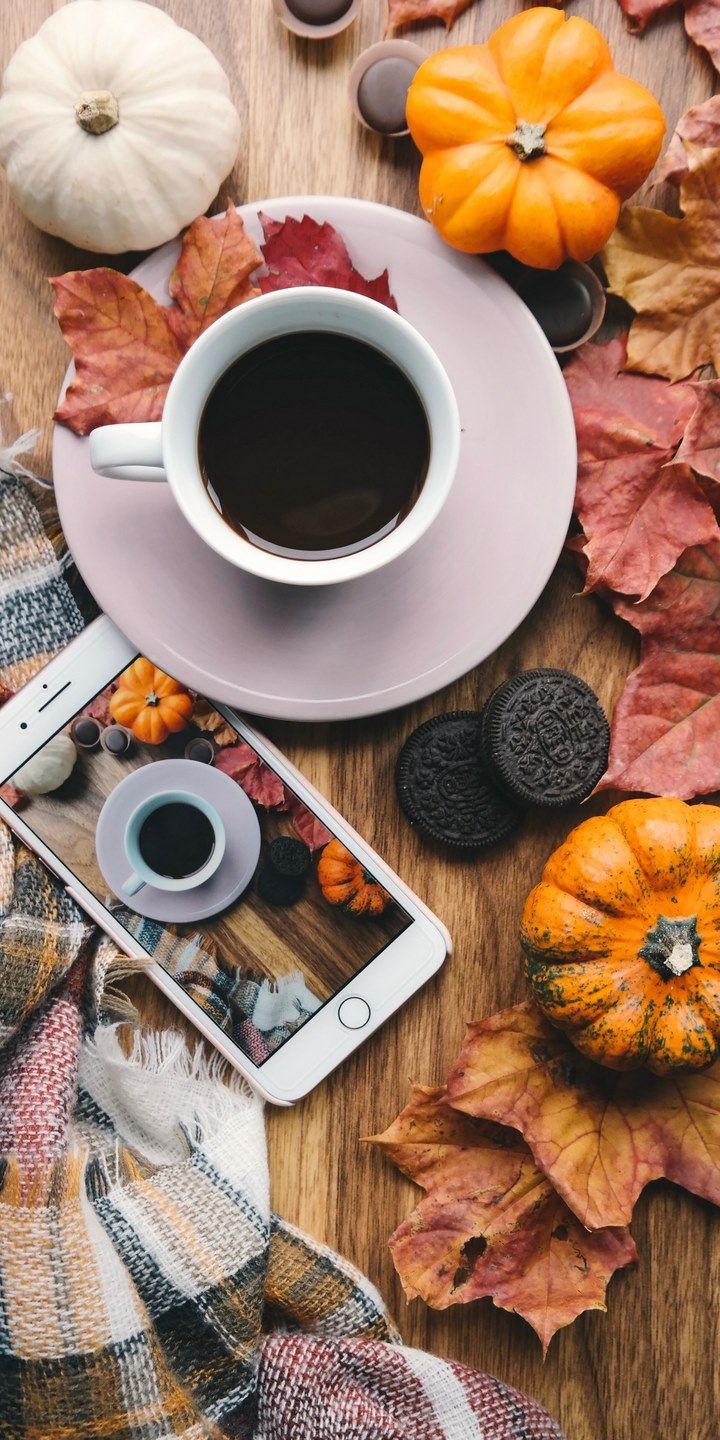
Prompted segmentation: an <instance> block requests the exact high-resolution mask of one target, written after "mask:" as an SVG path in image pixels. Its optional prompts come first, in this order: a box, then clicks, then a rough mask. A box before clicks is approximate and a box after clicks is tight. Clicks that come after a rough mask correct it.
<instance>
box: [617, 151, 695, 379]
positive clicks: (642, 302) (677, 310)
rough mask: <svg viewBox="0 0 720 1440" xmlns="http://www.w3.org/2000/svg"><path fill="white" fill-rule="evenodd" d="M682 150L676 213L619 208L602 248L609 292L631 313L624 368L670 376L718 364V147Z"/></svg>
mask: <svg viewBox="0 0 720 1440" xmlns="http://www.w3.org/2000/svg"><path fill="white" fill-rule="evenodd" d="M685 149H686V155H687V173H686V174H685V175H683V177H682V179H681V182H680V208H681V210H682V212H683V216H682V218H681V219H677V218H676V217H674V216H670V215H665V214H663V212H662V211H660V210H649V209H646V208H645V207H643V206H634V207H630V208H627V209H625V210H623V211H622V213H621V215H620V219H619V221H618V225H617V229H616V231H615V233H614V234H613V235H612V236H611V237H610V240H609V241H608V243H607V246H606V247H605V250H604V252H603V261H604V265H605V269H606V272H607V276H608V281H609V284H610V288H611V290H612V291H613V292H614V293H615V294H616V295H621V296H622V298H623V299H624V300H627V302H628V304H629V305H631V306H632V308H633V310H634V311H635V312H636V313H635V319H634V320H633V322H632V325H631V327H630V333H629V337H628V369H630V370H640V371H642V372H643V373H644V374H646V375H665V376H667V378H668V379H670V380H681V379H683V378H684V377H685V376H687V375H691V374H692V373H693V371H694V370H697V369H698V368H699V367H700V366H701V365H708V364H712V365H714V366H715V367H716V369H720V150H717V149H713V150H711V149H699V148H696V147H695V146H693V145H688V144H686V146H685Z"/></svg>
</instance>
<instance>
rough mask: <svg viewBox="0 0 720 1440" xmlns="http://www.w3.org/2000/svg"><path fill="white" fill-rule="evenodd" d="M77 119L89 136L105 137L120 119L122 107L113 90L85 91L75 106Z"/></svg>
mask: <svg viewBox="0 0 720 1440" xmlns="http://www.w3.org/2000/svg"><path fill="white" fill-rule="evenodd" d="M75 119H76V120H77V123H78V125H79V126H80V129H81V130H86V131H87V133H88V135H104V134H105V131H106V130H112V128H113V126H114V125H117V123H118V120H119V119H120V107H119V105H118V102H117V99H116V97H115V96H114V95H113V93H112V90H85V91H84V92H83V94H82V95H81V96H80V99H79V100H78V103H77V105H76V106H75Z"/></svg>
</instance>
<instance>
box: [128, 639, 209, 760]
mask: <svg viewBox="0 0 720 1440" xmlns="http://www.w3.org/2000/svg"><path fill="white" fill-rule="evenodd" d="M192 708H193V702H192V699H191V697H190V696H189V695H188V692H187V690H184V689H183V687H182V685H180V684H179V683H178V681H177V680H173V679H171V677H170V676H169V675H166V674H165V671H164V670H157V669H156V668H155V666H154V665H152V664H151V663H150V661H149V660H146V659H145V657H144V655H141V656H140V657H139V659H137V660H134V661H133V663H132V665H129V666H128V668H127V670H124V671H123V673H122V675H121V676H120V681H119V684H118V688H117V690H116V691H115V693H114V695H112V696H111V697H110V713H111V715H112V717H113V720H117V723H118V725H126V726H127V728H128V730H132V733H133V735H135V736H136V738H137V739H138V740H144V741H145V743H146V745H162V742H163V740H167V737H168V735H174V734H176V733H177V732H178V731H179V730H184V729H185V726H186V725H187V723H188V720H189V719H190V716H191V715H192Z"/></svg>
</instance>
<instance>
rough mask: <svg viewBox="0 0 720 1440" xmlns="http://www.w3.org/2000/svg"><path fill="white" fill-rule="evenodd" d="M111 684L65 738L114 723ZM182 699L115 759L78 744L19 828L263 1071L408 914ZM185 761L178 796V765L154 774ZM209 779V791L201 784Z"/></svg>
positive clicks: (254, 757)
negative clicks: (179, 709)
mask: <svg viewBox="0 0 720 1440" xmlns="http://www.w3.org/2000/svg"><path fill="white" fill-rule="evenodd" d="M118 683H119V679H116V680H114V681H112V682H111V684H110V685H108V686H106V688H105V689H104V690H102V691H101V692H100V693H99V694H98V695H96V696H94V697H93V698H92V699H91V700H90V701H89V702H88V703H87V704H86V705H85V706H84V707H83V709H82V711H80V712H79V714H78V715H76V716H74V717H73V719H71V720H70V721H69V722H68V723H67V724H66V725H64V726H63V727H62V729H63V730H64V731H67V732H69V731H70V730H71V729H74V733H75V735H76V737H77V736H78V735H79V734H81V733H82V732H81V730H80V729H79V728H78V726H79V720H80V717H81V716H84V717H89V718H90V719H95V720H97V721H98V722H99V727H100V729H102V728H103V727H105V726H108V725H109V724H111V723H112V721H113V718H114V717H113V715H112V714H111V711H110V704H111V698H112V696H113V695H114V694H115V692H116V691H117V689H118ZM183 693H184V694H185V696H186V699H185V701H184V702H183V704H184V707H185V709H186V710H187V712H188V713H187V715H183V716H182V717H181V719H182V728H181V729H180V730H178V731H176V732H175V733H163V730H164V729H165V727H164V726H163V725H162V724H159V725H158V726H157V727H156V733H155V734H152V735H151V734H150V733H148V735H147V738H143V739H141V738H138V737H137V735H135V734H133V735H132V737H131V738H130V737H129V736H128V735H125V741H126V742H127V743H128V748H127V749H124V750H122V749H117V750H113V749H111V748H108V747H107V745H106V744H99V743H98V744H95V745H94V746H93V747H92V748H81V747H80V746H79V745H78V758H77V761H76V763H75V765H74V768H73V770H72V773H71V775H70V776H69V778H68V779H67V780H65V782H64V783H63V784H62V785H61V786H60V788H59V789H57V790H54V791H52V792H51V793H49V794H43V795H38V794H33V795H28V796H27V797H26V798H25V800H24V803H23V807H22V819H23V821H24V822H25V823H26V824H27V825H28V827H29V828H30V830H32V831H33V832H34V833H35V835H37V837H38V838H39V839H40V840H41V841H43V842H44V843H45V845H47V846H48V848H49V849H50V850H51V851H52V852H53V853H54V854H55V855H56V856H57V857H58V859H59V860H61V861H62V863H63V864H64V865H65V866H66V867H67V868H68V869H69V870H70V871H72V873H73V874H74V875H75V876H76V877H77V879H78V880H80V881H81V883H82V884H83V885H84V886H86V887H87V889H88V890H89V891H90V892H91V893H92V894H93V896H94V897H95V898H96V900H97V901H99V902H100V904H101V905H103V906H104V907H105V908H106V910H107V911H108V912H109V913H110V914H111V915H112V916H113V918H114V920H115V922H116V923H118V924H120V925H121V926H122V927H123V928H124V929H125V931H126V932H127V933H128V934H129V935H130V936H132V937H133V939H134V940H135V942H136V943H138V944H139V945H140V946H141V947H142V948H143V949H144V950H145V951H147V953H148V954H149V955H150V956H151V957H152V958H153V960H154V961H155V962H156V963H157V964H158V965H159V966H161V967H162V969H163V970H164V971H165V973H166V974H167V975H168V976H170V977H171V978H172V980H173V981H174V982H175V983H176V984H177V985H179V986H181V987H182V990H183V991H184V993H185V995H186V996H187V997H188V998H189V999H190V1000H191V1001H192V1002H193V1003H194V1004H195V1005H197V1006H198V1007H199V1008H200V1010H201V1011H203V1013H204V1014H205V1016H206V1017H208V1018H209V1019H210V1020H212V1021H213V1022H214V1023H215V1024H216V1025H217V1026H218V1027H219V1028H220V1030H221V1031H222V1032H223V1033H224V1034H225V1035H226V1036H227V1037H228V1038H229V1039H230V1040H231V1041H233V1042H234V1043H235V1044H236V1045H237V1046H238V1047H239V1049H240V1050H242V1052H243V1053H244V1054H245V1055H246V1056H247V1057H248V1058H249V1059H250V1060H251V1061H252V1062H253V1064H254V1065H257V1066H262V1064H263V1063H264V1062H265V1061H266V1060H267V1059H268V1058H269V1057H270V1056H271V1055H273V1054H274V1053H275V1052H276V1051H277V1050H278V1049H279V1048H280V1047H281V1046H282V1045H284V1044H285V1042H286V1041H287V1040H289V1039H290V1037H291V1036H292V1035H293V1034H295V1033H296V1032H297V1031H298V1030H299V1029H300V1028H301V1027H302V1026H303V1025H305V1024H306V1023H307V1021H308V1020H309V1019H310V1018H311V1017H312V1016H313V1015H314V1014H315V1013H316V1012H317V1011H318V1010H320V1009H321V1008H322V1006H324V1005H326V1004H327V1003H328V1002H329V1001H330V1000H332V999H333V997H334V996H335V995H336V994H337V993H338V991H340V990H341V989H342V988H343V987H344V986H345V985H347V984H348V982H349V981H350V980H351V979H352V978H353V977H354V976H356V975H358V974H359V973H360V971H362V970H363V969H364V968H365V967H366V966H367V965H369V964H370V963H371V961H373V960H375V959H376V958H377V957H378V955H380V954H381V953H382V952H383V951H384V950H385V949H386V948H387V947H389V946H390V945H391V943H392V941H393V940H395V939H396V938H397V936H398V935H400V934H401V933H402V932H403V931H404V930H406V929H407V928H408V926H410V925H411V924H412V919H411V917H410V915H408V914H407V913H406V911H405V910H404V909H403V908H402V906H401V905H399V904H398V903H397V901H396V900H395V899H394V898H393V897H391V896H390V895H389V894H388V892H387V891H386V890H385V889H384V887H383V885H382V883H381V882H380V881H379V880H378V879H377V877H376V876H374V875H373V874H372V873H371V872H369V871H368V870H367V868H366V867H365V866H364V864H363V863H362V862H361V861H360V860H359V859H358V858H357V857H356V856H355V855H354V854H353V852H352V849H351V848H349V847H348V846H347V845H346V844H345V841H344V840H341V839H340V838H339V837H338V836H335V835H333V832H332V831H331V830H329V829H328V828H327V826H326V825H325V824H324V822H322V821H321V820H320V818H319V816H318V815H317V814H316V813H315V812H314V811H313V810H312V809H311V808H310V807H309V806H308V805H306V804H305V803H304V802H303V801H302V800H301V799H300V797H299V796H298V795H297V794H296V793H295V791H294V790H293V789H292V788H291V787H290V786H289V785H288V784H287V783H286V781H285V780H284V779H283V778H281V776H280V775H279V774H278V773H277V771H275V770H274V769H273V767H272V765H271V764H269V763H268V762H267V761H266V760H265V759H264V758H262V757H261V755H260V754H259V753H258V751H257V750H256V749H255V748H254V747H253V745H251V744H250V743H248V741H247V739H246V738H245V737H244V736H242V735H240V733H239V732H238V730H237V729H236V728H235V726H234V725H232V724H231V723H230V722H229V721H228V720H227V719H226V718H225V716H223V715H222V714H220V712H219V711H218V710H216V709H215V708H214V706H213V705H212V704H211V702H209V701H208V700H206V699H204V698H203V697H202V696H200V695H197V694H195V693H194V692H192V691H190V692H189V699H188V698H187V695H188V692H183ZM116 738H117V737H116ZM120 738H122V737H120ZM196 742H205V743H201V744H199V745H198V744H197V743H196ZM188 759H190V760H193V761H194V770H193V771H192V772H191V773H192V776H193V783H192V784H189V785H188V793H186V792H185V790H184V785H183V781H182V776H183V775H184V774H186V773H188V772H187V771H186V770H185V769H183V767H182V766H181V767H179V768H178V766H177V765H175V766H174V767H172V771H171V770H170V769H168V770H167V771H166V770H165V769H163V768H157V767H158V766H159V765H160V762H163V761H168V760H172V761H176V762H177V761H182V762H184V764H185V766H187V762H188ZM210 770H212V771H214V772H219V776H220V777H222V782H223V783H222V784H219V783H218V774H213V775H212V776H210V777H209V780H208V782H207V784H205V785H203V783H202V775H201V773H200V772H201V771H207V772H209V771H210ZM166 773H167V774H170V773H172V774H173V776H174V777H175V778H174V780H173V784H172V786H171V787H170V788H168V786H167V784H166V783H165V782H164V780H163V777H164V775H165V774H166ZM177 776H180V777H181V778H180V780H179V781H178V779H177ZM198 777H199V778H198ZM196 779H197V784H196V783H195V782H196ZM210 782H212V784H211V783H210ZM194 792H197V793H194ZM197 794H200V796H201V797H202V796H203V795H205V794H206V795H207V797H209V798H207V799H206V803H205V804H204V808H199V806H198V803H197ZM218 794H219V797H220V798H219V799H218ZM281 840H284V841H285V842H289V841H292V842H293V843H292V844H288V843H285V844H284V845H278V843H277V842H279V841H281ZM328 847H330V848H329V849H328ZM239 856H242V864H241V863H240V859H239ZM243 865H245V866H246V869H247V874H245V872H244V871H243ZM238 883H240V884H241V885H242V888H241V890H240V893H238V894H233V889H234V888H237V885H238ZM215 905H217V907H218V908H217V909H214V908H213V907H214V906H215ZM208 911H210V912H212V913H207V912H208ZM198 916H201V918H198Z"/></svg>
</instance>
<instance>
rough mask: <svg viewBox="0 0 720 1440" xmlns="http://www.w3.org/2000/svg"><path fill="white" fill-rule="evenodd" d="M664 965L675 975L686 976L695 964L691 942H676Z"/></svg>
mask: <svg viewBox="0 0 720 1440" xmlns="http://www.w3.org/2000/svg"><path fill="white" fill-rule="evenodd" d="M664 963H665V969H666V970H670V971H671V973H672V974H673V975H684V974H685V971H686V970H689V969H690V968H691V966H692V965H693V963H694V957H693V947H692V945H691V944H690V943H689V941H687V940H685V941H683V942H682V943H681V942H680V941H677V940H676V941H675V944H674V945H673V948H672V950H671V951H670V954H669V955H668V957H667V959H666V960H665V962H664Z"/></svg>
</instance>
